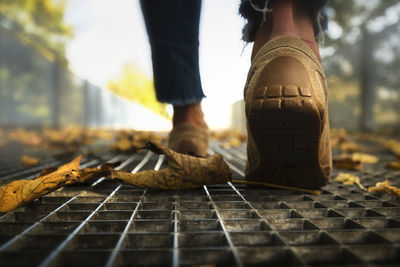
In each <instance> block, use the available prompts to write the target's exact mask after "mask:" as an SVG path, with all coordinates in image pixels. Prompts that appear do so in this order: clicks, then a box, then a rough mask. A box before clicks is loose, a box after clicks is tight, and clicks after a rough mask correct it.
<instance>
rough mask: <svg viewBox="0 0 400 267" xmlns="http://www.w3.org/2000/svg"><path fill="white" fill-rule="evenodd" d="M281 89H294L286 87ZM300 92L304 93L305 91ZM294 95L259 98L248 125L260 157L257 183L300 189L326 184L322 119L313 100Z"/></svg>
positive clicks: (299, 90)
mask: <svg viewBox="0 0 400 267" xmlns="http://www.w3.org/2000/svg"><path fill="white" fill-rule="evenodd" d="M281 88H293V86H286V87H285V86H282V87H281ZM297 91H298V92H299V95H300V94H301V88H298V89H297ZM291 92H292V93H291V94H292V95H291V96H285V94H283V95H281V96H275V97H274V98H273V99H271V98H259V99H255V101H256V103H257V107H258V108H255V109H254V108H253V109H252V110H251V111H250V112H249V113H248V114H247V119H248V126H249V130H250V132H251V133H252V134H251V135H252V136H251V138H253V139H254V142H255V144H256V147H257V149H258V152H259V156H260V161H261V162H260V165H261V170H262V173H260V172H258V174H257V176H260V175H261V177H258V178H256V179H257V180H258V179H260V180H264V181H265V180H267V181H268V182H271V183H276V184H284V185H290V186H297V187H308V188H310V187H320V186H323V185H326V182H327V181H326V178H325V175H324V173H323V171H322V170H321V167H320V164H319V158H318V151H319V145H320V137H321V127H322V122H321V117H320V114H319V112H318V108H317V106H316V104H314V103H313V101H312V100H311V98H309V99H307V98H306V99H305V98H304V97H303V98H302V97H298V94H295V93H294V90H292V89H291Z"/></svg>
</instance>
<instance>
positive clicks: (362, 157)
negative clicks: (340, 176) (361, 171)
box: [351, 153, 378, 164]
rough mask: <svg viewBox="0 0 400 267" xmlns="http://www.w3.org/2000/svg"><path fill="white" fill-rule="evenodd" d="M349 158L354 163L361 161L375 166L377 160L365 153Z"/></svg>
mask: <svg viewBox="0 0 400 267" xmlns="http://www.w3.org/2000/svg"><path fill="white" fill-rule="evenodd" d="M351 158H352V159H353V160H354V161H361V163H366V164H375V163H377V162H378V158H377V157H375V156H372V155H369V154H365V153H354V154H353V155H352V156H351Z"/></svg>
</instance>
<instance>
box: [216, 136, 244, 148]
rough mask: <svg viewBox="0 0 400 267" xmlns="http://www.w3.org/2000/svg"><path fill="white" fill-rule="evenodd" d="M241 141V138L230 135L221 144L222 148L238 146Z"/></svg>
mask: <svg viewBox="0 0 400 267" xmlns="http://www.w3.org/2000/svg"><path fill="white" fill-rule="evenodd" d="M242 143H243V141H242V140H240V139H239V138H235V137H231V138H230V139H229V140H228V141H225V142H223V143H222V144H221V147H222V148H225V149H228V148H234V147H239V146H240V145H241V144H242Z"/></svg>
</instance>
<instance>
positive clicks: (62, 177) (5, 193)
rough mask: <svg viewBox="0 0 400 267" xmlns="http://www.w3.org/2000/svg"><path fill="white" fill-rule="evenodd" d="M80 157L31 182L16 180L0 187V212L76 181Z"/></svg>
mask: <svg viewBox="0 0 400 267" xmlns="http://www.w3.org/2000/svg"><path fill="white" fill-rule="evenodd" d="M81 158H82V156H79V157H77V158H76V159H74V160H73V161H71V162H70V163H67V164H65V165H62V166H60V167H59V168H57V169H56V170H54V171H53V172H50V173H47V174H46V175H43V176H39V177H37V178H35V179H33V180H18V181H13V182H11V183H9V184H6V185H3V186H1V187H0V212H7V211H11V210H13V209H15V208H17V207H19V206H21V205H23V204H26V203H28V202H30V201H32V200H34V199H36V198H40V197H42V196H43V195H46V194H48V193H50V192H53V191H55V190H56V189H58V188H59V187H61V186H63V185H65V184H67V183H68V182H70V181H74V180H78V178H79V171H78V169H79V164H80V161H81Z"/></svg>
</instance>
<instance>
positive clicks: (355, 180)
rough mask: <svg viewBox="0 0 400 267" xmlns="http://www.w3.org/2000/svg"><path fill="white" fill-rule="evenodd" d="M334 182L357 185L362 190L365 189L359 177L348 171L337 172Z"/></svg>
mask: <svg viewBox="0 0 400 267" xmlns="http://www.w3.org/2000/svg"><path fill="white" fill-rule="evenodd" d="M335 182H337V183H342V184H345V185H354V184H355V185H357V186H358V187H360V188H361V189H362V190H367V189H366V188H365V187H364V186H363V185H362V184H361V183H360V177H358V176H355V175H352V174H349V173H343V172H341V173H339V174H338V176H337V177H336V178H335Z"/></svg>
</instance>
